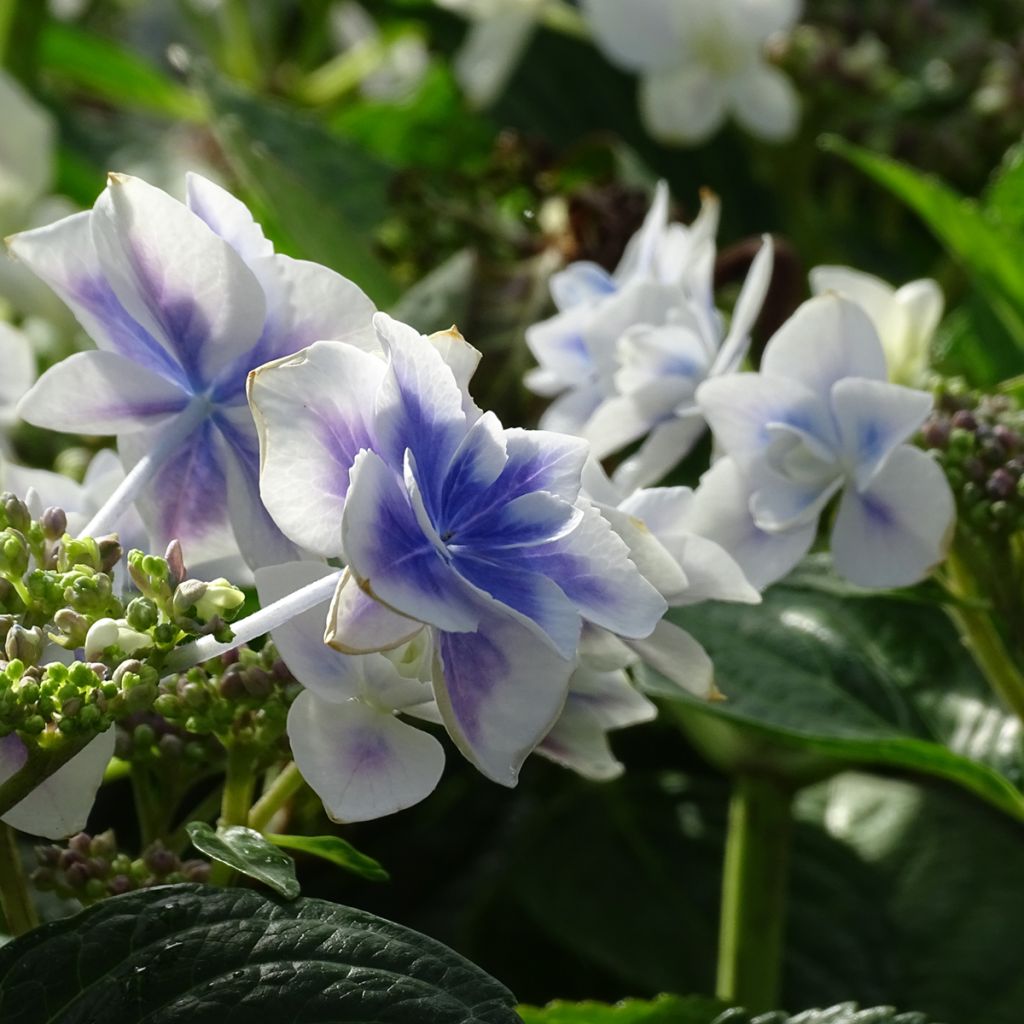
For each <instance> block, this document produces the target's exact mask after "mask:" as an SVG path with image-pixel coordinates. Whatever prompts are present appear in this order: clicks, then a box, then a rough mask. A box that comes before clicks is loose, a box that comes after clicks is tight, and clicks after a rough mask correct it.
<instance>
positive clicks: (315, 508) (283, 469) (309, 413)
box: [249, 342, 385, 557]
mask: <svg viewBox="0 0 1024 1024" xmlns="http://www.w3.org/2000/svg"><path fill="white" fill-rule="evenodd" d="M384 370H385V367H384V363H383V362H382V361H381V360H380V359H378V358H377V357H375V356H372V355H370V354H368V353H366V352H363V351H360V350H359V349H357V348H353V347H352V346H350V345H345V344H342V343H339V342H318V343H317V344H315V345H313V346H311V347H310V348H308V349H306V350H305V351H304V352H302V353H299V354H298V355H296V356H290V357H286V358H285V359H282V360H279V361H278V362H276V363H271V364H269V365H268V366H264V367H261V368H260V369H258V370H255V371H254V372H253V373H252V375H251V376H250V378H249V403H250V405H251V407H252V412H253V419H254V420H255V423H256V429H257V432H258V434H259V442H260V453H261V468H260V493H261V495H262V497H263V501H264V503H265V504H266V506H267V509H268V511H269V512H270V514H271V515H272V516H273V517H274V521H275V522H276V523H277V525H278V526H279V527H280V528H281V530H282V531H283V532H284V534H285V535H286V536H287V537H289V538H291V539H292V540H293V541H295V543H296V544H299V545H301V546H302V547H304V548H307V549H308V550H310V551H314V552H316V553H317V554H320V555H324V556H325V557H333V556H336V555H338V554H340V553H341V513H342V509H343V507H344V504H345V495H346V494H347V493H348V487H349V472H350V470H351V468H352V462H353V460H354V459H355V457H356V455H357V454H358V453H359V451H360V450H361V449H363V448H367V447H370V446H371V444H372V443H373V433H372V430H371V426H370V423H371V422H372V409H371V404H372V396H373V394H374V393H375V391H376V390H377V387H378V386H379V384H380V381H381V380H382V379H383V376H384Z"/></svg>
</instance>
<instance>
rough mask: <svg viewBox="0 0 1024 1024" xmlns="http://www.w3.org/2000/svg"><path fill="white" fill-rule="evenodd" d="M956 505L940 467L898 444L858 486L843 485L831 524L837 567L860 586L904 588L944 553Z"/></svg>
mask: <svg viewBox="0 0 1024 1024" xmlns="http://www.w3.org/2000/svg"><path fill="white" fill-rule="evenodd" d="M954 516H955V506H954V502H953V495H952V492H951V491H950V489H949V483H948V481H947V480H946V476H945V474H944V473H943V472H942V469H941V468H940V467H939V466H938V465H937V464H936V463H935V461H934V460H933V459H932V458H931V457H930V456H928V455H927V454H925V452H923V451H921V450H920V449H918V448H913V447H911V446H910V445H900V446H899V447H898V448H897V449H896V450H895V451H894V452H893V453H892V454H891V455H890V456H889V458H888V459H887V460H886V462H885V463H884V464H883V465H882V467H881V469H879V471H878V472H877V473H876V474H875V476H874V477H873V479H872V480H871V483H870V484H869V485H868V487H867V488H866V489H865V490H863V491H859V492H858V491H857V490H856V489H855V488H853V487H847V488H846V490H845V491H844V492H843V498H842V501H841V502H840V503H839V513H838V515H837V516H836V521H835V525H834V526H833V528H832V558H833V561H834V563H835V567H836V571H837V572H839V573H841V574H842V575H843V576H845V577H846V578H847V579H848V580H850V581H851V582H852V583H857V584H859V585H860V586H862V587H880V588H889V587H908V586H910V585H911V584H913V583H917V582H918V581H919V580H922V579H924V577H925V576H927V575H928V573H929V572H931V570H932V569H933V568H934V567H935V566H936V565H937V564H938V563H939V562H941V561H942V559H943V558H944V557H945V556H946V552H947V550H948V549H949V544H950V541H951V539H952V534H953V520H954Z"/></svg>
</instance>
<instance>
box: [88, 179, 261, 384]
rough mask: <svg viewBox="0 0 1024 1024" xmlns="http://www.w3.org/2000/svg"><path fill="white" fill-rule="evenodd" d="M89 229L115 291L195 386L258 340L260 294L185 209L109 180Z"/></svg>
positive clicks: (163, 196) (231, 254) (230, 252)
mask: <svg viewBox="0 0 1024 1024" xmlns="http://www.w3.org/2000/svg"><path fill="white" fill-rule="evenodd" d="M91 225H92V236H93V243H94V244H95V246H96V252H97V254H98V256H99V262H100V267H101V268H102V270H103V274H104V276H105V277H106V279H107V281H108V282H109V283H110V286H111V288H112V289H113V290H114V294H115V295H116V296H117V297H118V299H119V300H120V302H121V304H122V305H123V306H124V308H125V309H126V310H127V311H128V312H129V314H130V315H131V317H132V318H133V319H134V320H136V321H137V322H138V323H140V324H142V325H143V327H145V328H146V330H147V331H148V332H149V334H150V335H151V336H152V337H154V338H156V339H157V341H159V342H160V344H161V345H162V346H163V347H164V348H165V349H166V351H167V352H169V353H171V354H172V355H173V356H174V358H175V360H176V361H177V362H178V363H179V364H180V365H181V367H182V368H183V369H184V371H185V374H186V376H187V378H188V380H189V382H190V384H191V385H192V386H193V387H194V388H197V389H198V388H202V387H205V386H206V385H207V384H209V383H210V382H212V381H213V380H214V379H215V377H216V376H217V374H218V373H219V372H220V371H221V370H223V369H224V368H225V367H226V366H228V365H230V364H231V363H232V362H234V360H235V359H236V358H237V357H238V356H239V355H241V353H243V352H246V351H248V350H249V349H251V348H252V347H253V346H254V345H255V344H256V342H257V341H258V340H259V337H260V335H261V333H262V331H263V324H264V320H265V318H266V301H265V300H264V297H263V289H262V288H261V287H260V284H259V282H258V281H257V280H256V278H255V276H254V275H253V274H252V272H251V271H250V270H249V269H248V267H246V265H245V263H244V262H243V260H242V258H241V257H240V256H239V255H238V253H236V252H235V250H234V249H232V248H231V246H230V245H228V243H227V242H225V241H224V240H223V239H221V238H220V237H219V236H218V235H216V234H214V232H213V231H212V230H211V229H210V228H209V227H208V226H207V224H206V223H205V222H204V221H203V220H201V219H200V218H199V217H198V216H196V214H194V213H192V212H191V210H189V209H188V207H186V206H185V205H184V204H182V203H179V202H178V201H177V200H175V199H173V198H171V196H169V195H167V193H166V192H162V191H161V190H160V189H158V188H153V187H152V186H151V185H147V184H146V183H145V182H143V181H140V180H139V179H138V178H132V177H129V176H127V175H111V176H110V180H109V184H108V187H107V189H106V190H105V191H104V192H103V194H102V195H101V196H100V198H99V199H97V200H96V205H95V206H94V207H93V215H92V221H91Z"/></svg>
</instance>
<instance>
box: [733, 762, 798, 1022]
mask: <svg viewBox="0 0 1024 1024" xmlns="http://www.w3.org/2000/svg"><path fill="white" fill-rule="evenodd" d="M791 803H792V791H791V790H790V789H788V788H787V787H785V786H784V785H783V784H782V783H780V782H777V781H776V780H774V779H769V778H757V777H755V776H752V775H740V776H738V777H737V778H736V780H735V783H734V787H733V794H732V800H731V802H730V804H729V834H728V837H727V839H726V845H725V871H724V875H723V878H722V919H721V927H720V932H719V945H718V981H717V986H716V988H717V995H718V997H719V998H720V999H723V1000H725V1001H726V1002H727V1003H732V1004H734V1005H738V1006H744V1007H746V1009H747V1010H749V1011H750V1012H752V1013H763V1012H766V1011H769V1010H774V1009H778V1006H779V990H780V987H781V975H782V939H783V931H784V926H785V918H786V887H787V876H788V861H789V845H790V836H791V833H792V817H791V813H790V809H791Z"/></svg>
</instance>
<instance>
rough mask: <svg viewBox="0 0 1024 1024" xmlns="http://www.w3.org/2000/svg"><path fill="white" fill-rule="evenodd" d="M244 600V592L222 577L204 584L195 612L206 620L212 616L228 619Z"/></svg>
mask: <svg viewBox="0 0 1024 1024" xmlns="http://www.w3.org/2000/svg"><path fill="white" fill-rule="evenodd" d="M244 602H245V594H244V593H242V591H241V590H239V589H238V587H236V586H233V585H232V584H231V583H229V582H228V581H227V580H226V579H224V578H223V577H220V578H218V579H215V580H211V581H210V582H209V583H207V584H206V591H205V593H204V594H203V595H202V598H201V599H200V600H199V602H198V603H197V604H196V614H197V615H198V616H199V618H201V619H203V620H204V621H206V622H208V621H209V620H210V619H212V618H214V616H218V615H219V616H220V617H221V618H222V619H230V618H231V616H232V613H233V612H236V611H238V609H239V608H241V607H242V605H243V604H244Z"/></svg>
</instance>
